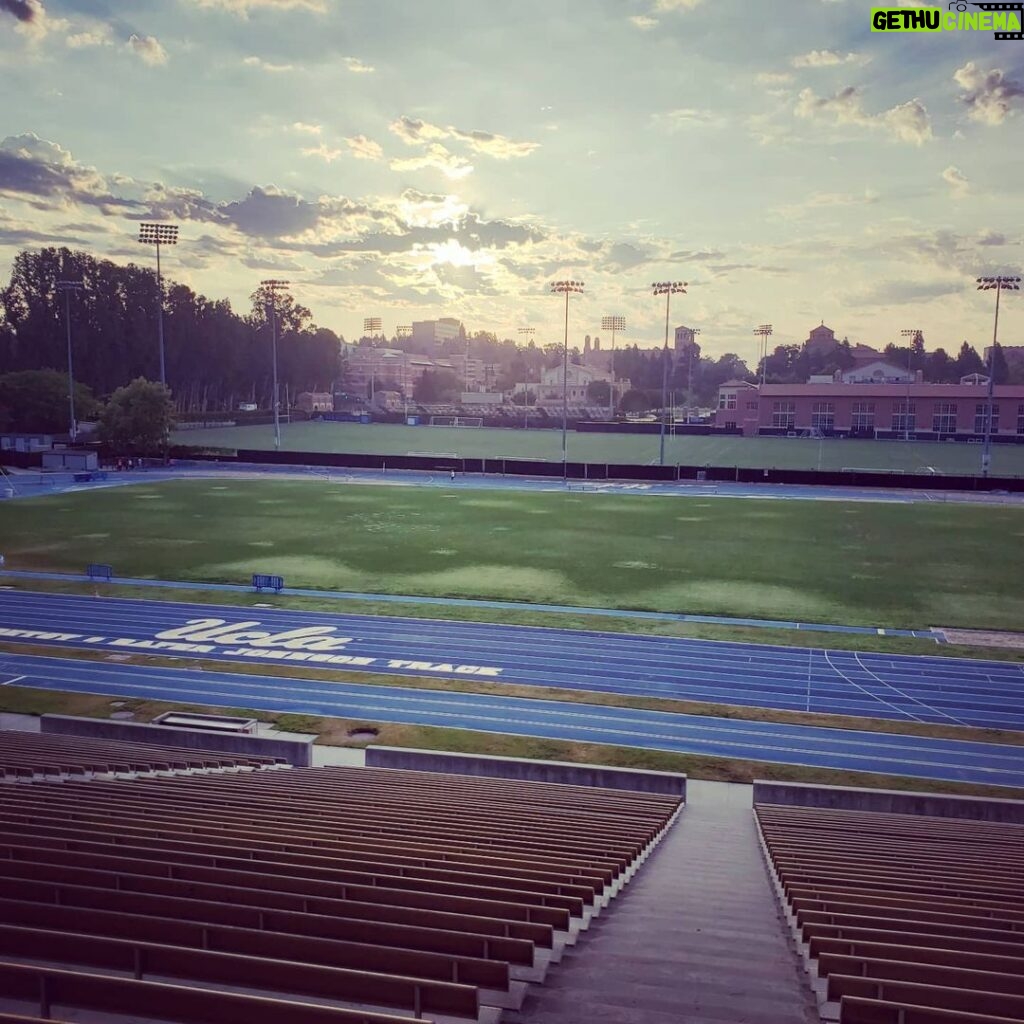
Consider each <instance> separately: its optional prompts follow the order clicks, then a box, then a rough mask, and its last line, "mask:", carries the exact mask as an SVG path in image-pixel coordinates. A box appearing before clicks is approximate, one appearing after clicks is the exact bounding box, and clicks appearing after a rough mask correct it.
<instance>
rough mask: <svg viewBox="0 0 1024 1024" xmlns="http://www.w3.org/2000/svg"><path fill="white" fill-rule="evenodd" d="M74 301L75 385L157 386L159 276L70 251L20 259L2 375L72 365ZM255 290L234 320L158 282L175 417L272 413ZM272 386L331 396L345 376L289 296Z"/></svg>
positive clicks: (264, 311) (337, 344) (179, 287)
mask: <svg viewBox="0 0 1024 1024" xmlns="http://www.w3.org/2000/svg"><path fill="white" fill-rule="evenodd" d="M58 281H75V282H80V283H81V284H82V288H81V290H77V291H73V292H71V293H70V296H69V301H70V314H71V330H72V346H73V352H74V375H75V379H76V381H80V382H81V383H82V384H83V385H85V386H86V387H87V388H89V389H90V390H91V392H92V393H93V394H95V395H97V396H108V395H110V394H112V393H113V392H114V390H115V389H116V388H118V387H120V386H122V385H125V384H127V383H128V382H129V381H132V380H134V379H136V378H139V377H143V378H147V379H149V380H158V379H159V376H160V373H159V365H160V364H159V346H158V342H157V310H158V302H159V298H160V297H159V289H158V286H157V280H156V274H155V273H154V272H153V271H150V270H145V269H143V268H141V267H139V266H136V265H135V264H128V265H127V266H119V265H117V264H115V263H112V262H110V261H109V260H103V259H97V258H96V257H94V256H91V255H89V254H88V253H84V252H74V251H72V250H70V249H67V248H46V249H41V250H33V251H28V250H26V251H23V252H21V253H19V254H18V255H17V256H16V257H15V260H14V266H13V268H12V271H11V278H10V281H9V283H8V284H7V286H6V287H5V288H3V289H2V290H0V374H3V373H9V372H11V371H19V370H42V369H60V370H64V369H65V368H66V366H67V334H66V330H67V324H66V320H65V296H64V295H62V294H61V293H60V291H59V290H58V288H57V282H58ZM269 298H270V296H269V295H268V294H267V293H266V292H265V291H264V290H263V289H262V288H261V289H257V290H256V291H255V292H254V293H253V295H252V296H251V308H250V310H249V311H248V312H247V313H245V314H243V315H240V314H238V313H236V312H235V311H234V310H233V309H232V308H231V303H230V302H229V301H228V300H227V299H209V298H207V297H206V296H204V295H200V294H198V293H196V292H194V291H193V290H192V289H191V288H189V287H187V286H186V285H183V284H178V283H175V282H171V281H166V280H165V282H164V297H163V310H164V315H163V320H164V350H165V358H166V373H167V385H168V387H169V388H170V391H171V394H172V396H173V401H174V405H175V408H176V409H177V411H178V412H204V411H213V410H225V409H232V408H235V407H236V406H237V404H239V403H241V402H255V403H257V404H258V405H260V406H261V407H264V408H269V407H270V405H271V392H272V390H273V388H272V377H273V374H272V358H271V337H270V329H269V317H268V302H269ZM276 316H277V331H278V378H279V381H280V387H281V395H282V400H283V399H284V395H285V393H286V392H287V393H290V394H291V395H294V394H296V393H298V392H301V391H329V390H330V389H331V388H332V386H333V384H334V382H335V381H336V380H337V379H338V376H339V373H340V350H341V339H340V338H339V337H338V336H337V335H336V334H335V333H334V332H333V331H331V330H329V329H327V328H323V327H317V326H316V324H315V323H314V322H313V317H312V314H311V313H310V311H309V310H308V309H306V308H305V307H304V306H301V305H299V304H298V303H297V302H295V300H294V298H293V297H292V296H291V295H288V294H279V295H278V296H277V298H276Z"/></svg>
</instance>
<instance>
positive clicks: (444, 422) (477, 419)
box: [430, 416, 484, 427]
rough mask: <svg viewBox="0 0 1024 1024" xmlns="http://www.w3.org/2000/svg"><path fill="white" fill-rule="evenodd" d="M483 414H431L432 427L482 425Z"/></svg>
mask: <svg viewBox="0 0 1024 1024" xmlns="http://www.w3.org/2000/svg"><path fill="white" fill-rule="evenodd" d="M483 425H484V418H483V416H431V417H430V426H432V427H482V426H483Z"/></svg>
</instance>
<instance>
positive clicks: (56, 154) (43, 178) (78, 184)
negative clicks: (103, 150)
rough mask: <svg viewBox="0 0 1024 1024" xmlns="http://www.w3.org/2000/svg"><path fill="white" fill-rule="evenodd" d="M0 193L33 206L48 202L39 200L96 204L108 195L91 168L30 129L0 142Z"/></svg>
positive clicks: (40, 205)
mask: <svg viewBox="0 0 1024 1024" xmlns="http://www.w3.org/2000/svg"><path fill="white" fill-rule="evenodd" d="M0 195H8V196H16V197H18V198H25V199H26V200H27V201H28V202H29V203H31V204H32V205H34V206H37V208H45V207H48V206H50V205H52V204H50V203H45V204H41V203H39V202H38V200H42V199H49V200H56V201H57V202H59V203H61V204H65V203H68V202H71V201H74V200H77V201H78V202H84V203H97V204H98V203H100V202H102V201H103V199H104V198H105V197H106V198H112V197H111V196H110V193H109V189H108V187H107V183H106V181H105V180H104V179H103V177H102V176H101V175H100V174H99V173H98V172H97V171H96V170H95V168H92V167H85V166H83V165H82V164H80V163H78V162H77V161H76V160H75V159H74V158H73V157H72V155H71V154H70V153H69V152H68V151H67V150H66V149H63V148H62V147H61V146H59V145H57V144H56V143H55V142H47V141H46V140H44V139H41V138H39V136H38V135H34V134H33V133H31V132H28V133H26V134H24V135H10V136H8V137H7V138H5V139H4V140H3V141H2V142H0Z"/></svg>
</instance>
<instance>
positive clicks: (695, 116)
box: [651, 107, 720, 132]
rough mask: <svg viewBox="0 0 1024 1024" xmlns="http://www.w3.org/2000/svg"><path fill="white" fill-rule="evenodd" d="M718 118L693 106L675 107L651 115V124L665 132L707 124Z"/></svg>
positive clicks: (708, 111) (710, 112)
mask: <svg viewBox="0 0 1024 1024" xmlns="http://www.w3.org/2000/svg"><path fill="white" fill-rule="evenodd" d="M719 120H720V119H719V117H718V116H717V115H716V114H714V113H713V112H712V111H710V110H697V109H696V108H695V107H677V108H676V109H675V110H666V111H664V112H662V113H660V114H652V115H651V124H652V125H653V126H654V127H655V128H660V129H662V130H663V131H666V132H678V131H682V130H683V129H684V128H692V127H696V126H700V125H708V124H712V123H715V122H717V121H719Z"/></svg>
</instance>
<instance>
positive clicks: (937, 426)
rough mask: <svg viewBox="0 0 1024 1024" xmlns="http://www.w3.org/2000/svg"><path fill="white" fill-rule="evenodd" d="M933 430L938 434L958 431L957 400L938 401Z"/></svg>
mask: <svg viewBox="0 0 1024 1024" xmlns="http://www.w3.org/2000/svg"><path fill="white" fill-rule="evenodd" d="M932 430H934V431H935V433H936V434H955V433H956V402H937V403H936V404H935V414H934V415H933V416H932Z"/></svg>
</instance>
